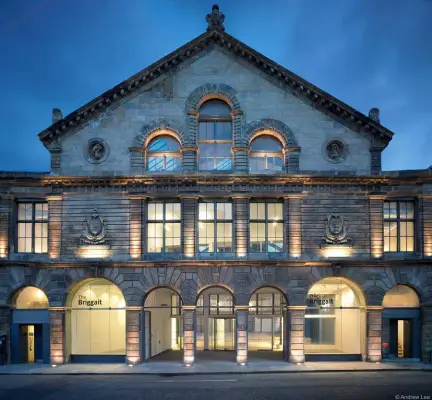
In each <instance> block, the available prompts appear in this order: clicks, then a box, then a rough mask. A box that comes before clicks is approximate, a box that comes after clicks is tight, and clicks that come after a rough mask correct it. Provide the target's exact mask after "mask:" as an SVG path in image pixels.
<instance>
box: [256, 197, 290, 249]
mask: <svg viewBox="0 0 432 400" xmlns="http://www.w3.org/2000/svg"><path fill="white" fill-rule="evenodd" d="M249 207H250V247H249V251H250V252H251V253H280V252H283V249H284V246H283V239H284V235H283V207H282V203H270V202H251V203H250V206H249Z"/></svg>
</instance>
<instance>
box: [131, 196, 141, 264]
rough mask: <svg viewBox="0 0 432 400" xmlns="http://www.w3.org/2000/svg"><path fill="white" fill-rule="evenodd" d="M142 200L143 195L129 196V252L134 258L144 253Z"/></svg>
mask: <svg viewBox="0 0 432 400" xmlns="http://www.w3.org/2000/svg"><path fill="white" fill-rule="evenodd" d="M142 202H143V198H142V197H141V196H133V195H131V196H129V220H130V224H129V254H130V257H131V258H132V259H134V260H136V259H138V260H139V259H140V258H141V254H142V250H143V249H142V243H143V238H142V217H143V214H142Z"/></svg>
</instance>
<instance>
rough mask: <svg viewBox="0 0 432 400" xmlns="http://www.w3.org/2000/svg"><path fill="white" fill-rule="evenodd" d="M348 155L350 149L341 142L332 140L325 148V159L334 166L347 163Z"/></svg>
mask: <svg viewBox="0 0 432 400" xmlns="http://www.w3.org/2000/svg"><path fill="white" fill-rule="evenodd" d="M347 153H348V147H347V145H346V144H345V143H343V142H342V141H341V140H337V139H334V140H330V141H329V142H327V143H326V144H325V146H324V148H323V154H324V157H325V158H326V159H327V160H328V161H330V162H331V163H334V164H339V163H341V162H343V161H345V159H346V156H347Z"/></svg>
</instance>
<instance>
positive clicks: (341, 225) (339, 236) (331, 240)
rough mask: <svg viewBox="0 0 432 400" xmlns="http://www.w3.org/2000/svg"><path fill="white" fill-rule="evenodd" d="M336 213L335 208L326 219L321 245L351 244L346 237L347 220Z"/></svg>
mask: <svg viewBox="0 0 432 400" xmlns="http://www.w3.org/2000/svg"><path fill="white" fill-rule="evenodd" d="M337 212H338V211H337V208H335V209H334V210H333V213H332V214H330V215H328V216H327V217H326V230H325V238H324V240H323V243H322V244H324V245H326V244H351V243H352V240H351V239H350V238H348V237H347V224H346V221H347V218H346V217H343V216H341V215H339V214H338V213H337Z"/></svg>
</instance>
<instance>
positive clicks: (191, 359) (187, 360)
mask: <svg viewBox="0 0 432 400" xmlns="http://www.w3.org/2000/svg"><path fill="white" fill-rule="evenodd" d="M195 353H196V307H195V306H183V364H184V365H185V366H188V367H190V366H192V365H194V364H195Z"/></svg>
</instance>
